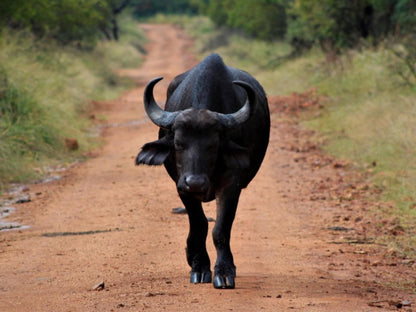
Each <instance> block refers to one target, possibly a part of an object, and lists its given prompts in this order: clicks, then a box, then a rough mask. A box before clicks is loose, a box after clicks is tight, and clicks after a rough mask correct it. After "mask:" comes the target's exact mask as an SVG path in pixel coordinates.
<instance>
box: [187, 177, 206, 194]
mask: <svg viewBox="0 0 416 312" xmlns="http://www.w3.org/2000/svg"><path fill="white" fill-rule="evenodd" d="M185 184H186V186H187V188H188V191H190V192H205V191H206V190H207V188H208V187H207V186H208V179H207V178H206V177H205V176H199V175H188V176H186V177H185Z"/></svg>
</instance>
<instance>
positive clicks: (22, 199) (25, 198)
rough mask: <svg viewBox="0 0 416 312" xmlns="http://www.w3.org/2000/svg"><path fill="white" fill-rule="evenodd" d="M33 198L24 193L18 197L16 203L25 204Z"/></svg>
mask: <svg viewBox="0 0 416 312" xmlns="http://www.w3.org/2000/svg"><path fill="white" fill-rule="evenodd" d="M31 201H32V200H31V199H30V196H29V195H22V196H21V197H20V198H18V199H16V201H15V203H16V204H24V203H29V202H31Z"/></svg>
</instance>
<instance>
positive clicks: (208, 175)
mask: <svg viewBox="0 0 416 312" xmlns="http://www.w3.org/2000/svg"><path fill="white" fill-rule="evenodd" d="M161 79H163V78H162V77H159V78H155V79H153V80H151V81H150V82H149V83H148V85H147V86H146V89H145V91H144V105H145V110H146V113H147V115H148V116H149V118H150V119H151V120H152V121H153V123H155V124H156V125H157V126H159V127H160V130H159V140H157V141H154V142H150V143H147V144H145V145H144V146H143V147H142V149H141V151H140V153H139V154H138V155H137V158H136V164H137V165H139V164H146V165H161V164H164V165H165V168H166V170H167V172H168V173H169V175H170V177H171V178H172V179H173V180H174V181H175V182H176V187H177V191H178V194H179V196H180V198H181V200H182V202H183V204H184V205H185V208H186V211H187V214H188V218H189V224H190V229H189V235H188V238H187V248H186V256H187V260H188V263H189V265H190V266H191V268H192V270H191V282H192V283H211V282H212V275H211V268H210V260H209V256H208V253H207V250H206V245H205V242H206V237H207V232H208V222H207V218H206V217H205V214H204V211H203V209H202V205H201V202H208V201H211V200H213V199H216V202H217V218H216V222H215V226H214V229H213V231H212V235H213V240H214V245H215V247H216V250H217V261H216V263H215V270H214V271H215V272H214V280H213V284H214V287H215V288H234V287H235V280H234V279H235V274H236V268H235V265H234V260H233V255H232V253H231V249H230V236H231V227H232V224H233V221H234V217H235V213H236V209H237V204H238V200H239V197H240V193H241V189H243V188H245V187H246V186H247V185H248V183H249V182H250V181H251V180H252V179H253V177H254V176H255V175H256V173H257V171H258V169H259V167H260V164H261V162H262V161H263V158H264V154H265V153H266V149H267V145H268V142H269V132H270V115H269V108H268V104H267V99H266V95H265V92H264V90H263V88H262V86H261V85H260V84H259V83H258V82H257V80H255V79H254V78H253V77H252V76H251V75H250V74H248V73H247V72H244V71H241V70H238V69H235V68H232V67H229V66H226V65H225V64H224V63H223V61H222V59H221V57H220V56H219V55H218V54H211V55H209V56H208V57H207V58H205V59H204V60H203V61H202V62H201V63H199V64H198V65H197V66H195V67H194V68H192V69H190V70H189V71H187V72H185V73H183V74H181V75H179V76H177V77H176V78H175V79H174V80H173V81H172V82H171V83H170V85H169V87H168V90H167V101H166V105H165V110H163V109H161V108H160V107H159V106H158V104H157V103H156V101H155V99H154V97H153V88H154V86H155V84H156V83H157V82H158V81H160V80H161Z"/></svg>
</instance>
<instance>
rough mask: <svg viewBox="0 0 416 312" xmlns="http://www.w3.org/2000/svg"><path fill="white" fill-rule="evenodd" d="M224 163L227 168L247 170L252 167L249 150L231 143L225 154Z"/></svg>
mask: <svg viewBox="0 0 416 312" xmlns="http://www.w3.org/2000/svg"><path fill="white" fill-rule="evenodd" d="M224 161H225V165H226V166H227V168H232V169H245V168H248V167H249V166H250V156H249V153H248V149H247V148H246V147H242V146H240V145H238V144H237V143H234V142H232V141H229V142H228V144H227V147H226V149H225V152H224Z"/></svg>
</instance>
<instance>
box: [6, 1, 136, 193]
mask: <svg viewBox="0 0 416 312" xmlns="http://www.w3.org/2000/svg"><path fill="white" fill-rule="evenodd" d="M87 2H88V1H87ZM92 2H94V1H92ZM8 4H9V7H7V5H8ZM18 4H19V3H17V2H16V1H4V2H3V1H2V4H1V6H2V9H3V11H2V13H0V15H2V14H6V13H7V14H8V15H7V18H3V19H1V21H2V24H1V25H0V60H1V61H0V192H1V191H2V190H4V189H5V188H7V187H8V185H9V183H11V182H23V181H28V180H33V179H37V178H41V177H42V176H44V175H45V173H47V172H48V170H50V168H51V167H53V166H56V165H58V164H59V165H60V166H62V165H65V164H67V163H71V162H73V161H75V160H77V159H80V158H82V157H83V156H82V155H84V153H85V152H86V151H88V150H90V149H91V148H92V146H94V144H96V143H97V141H96V140H95V138H94V137H93V135H92V131H91V126H92V123H91V120H90V118H89V116H88V115H89V114H88V111H89V106H90V103H91V100H105V99H110V98H114V97H116V96H117V95H118V94H119V93H120V92H121V91H122V90H125V89H126V88H128V87H130V86H131V82H130V81H127V80H126V79H122V78H120V77H118V76H117V75H116V74H115V70H116V69H119V68H122V67H137V66H139V65H140V61H141V59H142V52H141V51H142V47H141V45H142V44H143V43H144V36H143V34H142V33H141V32H140V30H139V29H138V27H137V22H136V21H134V20H133V19H132V18H131V17H130V16H129V15H124V14H122V15H118V16H117V21H118V24H117V35H118V37H119V38H118V40H115V39H114V38H107V36H106V35H105V33H104V32H102V29H101V28H100V27H104V26H103V25H104V24H105V23H104V21H105V20H103V19H101V17H97V16H98V15H99V14H98V13H97V11H94V10H93V9H92V8H85V7H84V8H83V10H84V12H78V11H77V10H80V8H79V7H78V6H76V5H75V4H76V1H60V2H52V1H51V2H48V1H46V2H42V1H23V2H22V3H20V5H21V6H19V5H18ZM59 5H62V6H63V7H64V8H65V9H67V10H69V13H71V14H72V16H71V14H67V15H65V17H66V18H62V19H60V20H57V19H55V17H56V16H55V15H54V13H56V12H51V11H48V10H52V9H56V10H58V9H61V7H60V6H59ZM54 6H55V7H54ZM58 7H59V8H58ZM68 8H70V9H68ZM23 9H25V10H23ZM6 10H8V11H6ZM71 10H72V11H71ZM46 13H48V14H50V15H48V16H47V17H49V18H50V19H48V18H46V17H45V16H44V14H46ZM24 14H28V15H27V16H26V15H24ZM83 14H84V15H83ZM79 16H82V17H83V18H85V17H86V16H95V17H96V19H97V20H99V21H100V27H96V28H94V27H95V26H96V25H91V24H89V25H87V26H88V27H87V26H85V25H82V24H80V23H78V22H77V21H75V20H76V19H77V17H79ZM71 19H72V20H71ZM29 21H30V23H29ZM58 22H59V23H61V25H58V26H57V25H56V24H54V23H58ZM89 22H90V23H92V21H91V20H90V21H89ZM65 23H66V24H65ZM73 23H74V24H73ZM75 25H77V26H78V28H76V26H75ZM106 25H107V26H108V29H109V30H111V29H112V27H113V26H112V25H113V24H112V23H111V18H110V19H109V22H108V24H106ZM109 33H111V32H109Z"/></svg>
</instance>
